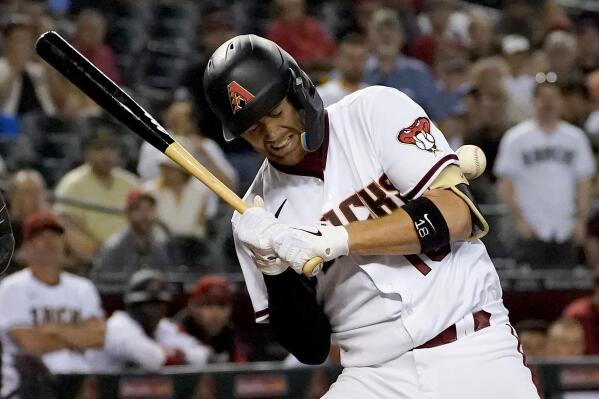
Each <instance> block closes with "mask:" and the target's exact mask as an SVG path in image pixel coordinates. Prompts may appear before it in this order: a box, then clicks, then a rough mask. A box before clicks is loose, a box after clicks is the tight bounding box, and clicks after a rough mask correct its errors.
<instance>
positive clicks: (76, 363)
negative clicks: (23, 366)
mask: <svg viewBox="0 0 599 399" xmlns="http://www.w3.org/2000/svg"><path fill="white" fill-rule="evenodd" d="M92 317H97V318H99V319H103V318H104V312H103V310H102V307H101V301H100V296H99V295H98V291H97V290H96V287H95V286H94V285H93V284H92V282H91V281H89V280H88V279H86V278H83V277H79V276H76V275H74V274H71V273H67V272H62V273H60V282H59V283H58V284H57V285H47V284H44V283H43V282H41V281H40V280H38V279H37V278H35V277H34V276H33V274H32V273H31V270H30V269H24V270H21V271H18V272H16V273H14V274H12V275H10V276H8V277H6V278H5V279H4V280H2V282H0V334H1V339H2V395H3V396H4V395H7V394H8V393H10V392H12V391H13V390H14V389H15V388H17V387H18V385H19V375H18V373H17V371H16V370H15V368H14V364H13V361H14V355H15V354H17V353H18V352H19V348H18V346H17V345H16V344H15V343H14V342H13V340H12V339H11V337H10V335H9V332H10V331H11V330H12V329H14V328H18V327H35V326H39V325H42V324H44V323H48V322H58V323H77V322H81V321H84V320H86V319H89V318H92ZM42 361H43V362H44V364H45V365H46V367H48V369H49V370H50V371H52V372H56V373H85V372H87V371H89V364H88V361H87V359H86V356H85V353H82V352H78V351H72V350H67V349H63V350H59V351H54V352H49V353H46V354H45V355H43V356H42Z"/></svg>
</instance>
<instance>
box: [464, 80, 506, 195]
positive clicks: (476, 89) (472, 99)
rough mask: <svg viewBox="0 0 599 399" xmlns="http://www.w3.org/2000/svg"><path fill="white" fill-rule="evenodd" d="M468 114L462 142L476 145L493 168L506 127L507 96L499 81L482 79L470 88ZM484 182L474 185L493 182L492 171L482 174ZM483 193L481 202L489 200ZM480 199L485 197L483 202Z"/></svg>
mask: <svg viewBox="0 0 599 399" xmlns="http://www.w3.org/2000/svg"><path fill="white" fill-rule="evenodd" d="M467 103H468V104H469V105H468V107H469V108H468V113H469V116H470V120H469V124H470V126H469V128H468V130H467V132H466V137H465V139H464V141H465V142H466V143H467V144H474V145H477V146H479V147H480V148H482V149H483V151H484V152H485V155H486V156H487V164H488V165H493V164H494V162H495V158H496V157H497V152H498V151H499V143H500V141H501V138H502V137H503V134H504V133H505V131H506V130H507V128H508V127H509V122H508V114H507V110H508V93H507V91H506V90H505V87H504V85H503V81H502V79H501V78H498V79H482V80H480V83H478V84H476V85H473V86H472V87H471V88H470V91H469V92H468V94H467ZM483 176H484V177H485V178H484V179H477V180H476V182H473V187H475V185H480V184H481V183H482V182H483V181H486V182H489V181H490V182H495V176H494V175H493V171H492V168H490V167H489V168H487V169H486V170H485V172H484V174H483ZM483 194H485V193H479V195H481V201H483V202H484V201H486V200H489V198H486V196H485V195H486V194H485V195H483ZM483 198H485V199H484V200H483Z"/></svg>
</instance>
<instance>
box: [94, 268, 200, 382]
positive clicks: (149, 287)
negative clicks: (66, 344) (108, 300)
mask: <svg viewBox="0 0 599 399" xmlns="http://www.w3.org/2000/svg"><path fill="white" fill-rule="evenodd" d="M171 299H172V297H171V293H170V292H169V290H168V287H167V286H166V282H165V279H164V276H163V275H162V273H160V272H159V271H157V270H152V269H143V270H139V271H137V272H135V273H133V275H132V276H131V278H130V279H129V282H128V283H127V288H126V290H125V294H124V302H125V308H126V309H125V311H116V312H114V313H113V314H112V316H110V318H109V319H108V320H107V321H106V339H105V343H104V348H103V350H102V352H101V353H98V354H97V355H96V358H95V359H94V360H95V362H94V364H95V368H96V371H100V372H107V371H109V372H121V371H123V370H125V369H127V368H130V367H133V368H138V369H142V370H146V371H156V370H158V369H160V368H161V367H163V366H171V365H182V364H196V365H197V364H205V363H206V362H207V361H208V358H209V356H210V354H211V350H210V349H209V348H208V347H206V346H204V345H202V344H200V343H199V342H198V341H197V340H196V339H195V338H193V337H192V336H191V335H189V334H186V333H184V332H182V331H180V329H179V327H178V326H177V324H175V323H173V322H172V321H170V320H168V319H166V312H167V305H168V303H170V302H171Z"/></svg>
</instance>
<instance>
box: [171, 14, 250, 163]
mask: <svg viewBox="0 0 599 399" xmlns="http://www.w3.org/2000/svg"><path fill="white" fill-rule="evenodd" d="M198 36H199V37H198V43H199V45H200V48H199V50H200V53H201V57H200V60H199V61H197V62H196V63H194V64H192V65H191V66H190V67H189V69H187V71H185V73H184V74H183V76H182V78H181V82H180V87H179V88H178V89H177V91H176V95H175V96H176V98H177V99H178V100H191V101H192V102H193V112H194V113H195V114H194V119H195V122H196V124H197V125H198V126H199V130H200V131H201V132H202V133H203V135H205V136H206V137H208V138H210V139H212V140H214V141H215V142H217V143H218V144H219V145H220V146H221V147H222V148H223V149H224V150H225V151H227V152H229V151H230V150H233V151H240V150H241V149H242V148H245V147H231V145H233V144H227V143H226V142H225V141H224V138H223V133H222V124H221V122H220V120H219V119H218V117H217V116H216V115H215V114H214V113H213V112H212V109H211V108H210V106H209V105H208V103H207V102H206V97H205V96H204V81H203V79H201V78H199V77H201V76H204V70H205V69H206V65H207V64H208V59H209V58H210V56H211V55H212V53H214V51H215V50H216V49H217V48H218V47H219V46H220V45H221V44H223V43H224V42H226V41H227V40H229V39H231V38H232V37H234V36H235V30H234V26H233V17H232V12H230V11H229V10H226V9H214V10H209V11H207V12H206V13H205V14H204V16H203V18H202V24H201V27H200V28H199V31H198ZM175 133H178V134H182V133H179V132H175ZM243 141H244V140H235V141H233V142H232V143H235V145H237V146H243V145H244V144H243Z"/></svg>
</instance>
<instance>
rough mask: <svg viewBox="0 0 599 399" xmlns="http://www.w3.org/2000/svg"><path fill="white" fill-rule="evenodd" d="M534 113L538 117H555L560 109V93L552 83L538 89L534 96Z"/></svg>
mask: <svg viewBox="0 0 599 399" xmlns="http://www.w3.org/2000/svg"><path fill="white" fill-rule="evenodd" d="M534 107H535V114H536V116H537V118H540V119H557V118H559V116H560V114H561V111H562V95H561V92H560V90H559V88H557V86H554V85H545V86H542V87H540V88H539V89H538V92H537V94H536V96H535V98H534Z"/></svg>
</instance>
